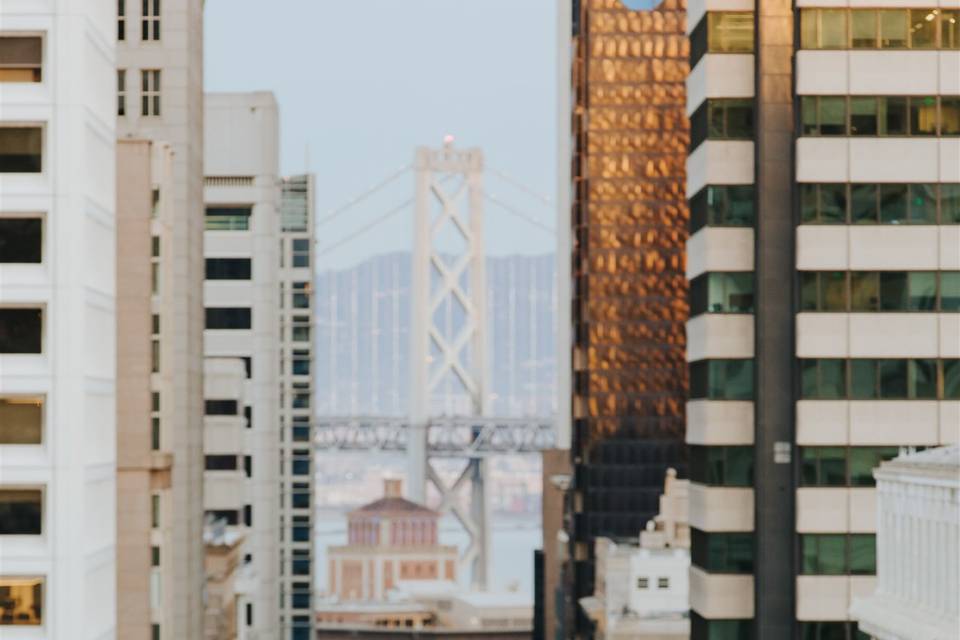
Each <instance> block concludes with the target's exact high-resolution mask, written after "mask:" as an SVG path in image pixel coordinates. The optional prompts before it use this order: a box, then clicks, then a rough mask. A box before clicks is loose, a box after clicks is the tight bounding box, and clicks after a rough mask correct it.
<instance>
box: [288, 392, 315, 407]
mask: <svg viewBox="0 0 960 640" xmlns="http://www.w3.org/2000/svg"><path fill="white" fill-rule="evenodd" d="M290 402H291V404H290V407H291V408H292V409H309V408H310V392H309V391H296V392H294V393H292V394H291V395H290Z"/></svg>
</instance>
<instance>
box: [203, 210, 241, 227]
mask: <svg viewBox="0 0 960 640" xmlns="http://www.w3.org/2000/svg"><path fill="white" fill-rule="evenodd" d="M252 213H253V207H251V206H237V207H231V206H217V207H207V209H206V215H205V216H204V227H205V229H206V230H207V231H247V230H249V229H250V216H251V214H252Z"/></svg>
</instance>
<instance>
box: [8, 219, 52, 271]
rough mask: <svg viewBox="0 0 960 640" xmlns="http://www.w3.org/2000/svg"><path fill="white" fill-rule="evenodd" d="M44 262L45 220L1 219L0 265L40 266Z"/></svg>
mask: <svg viewBox="0 0 960 640" xmlns="http://www.w3.org/2000/svg"><path fill="white" fill-rule="evenodd" d="M42 260H43V220H42V219H41V218H39V217H4V218H0V263H8V264H9V263H20V264H39V263H40V262H42Z"/></svg>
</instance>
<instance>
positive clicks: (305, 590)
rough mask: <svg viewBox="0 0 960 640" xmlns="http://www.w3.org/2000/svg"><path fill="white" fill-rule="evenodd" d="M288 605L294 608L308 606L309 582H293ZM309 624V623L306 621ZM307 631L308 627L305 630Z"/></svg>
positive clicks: (305, 607)
mask: <svg viewBox="0 0 960 640" xmlns="http://www.w3.org/2000/svg"><path fill="white" fill-rule="evenodd" d="M290 606H291V607H292V608H294V609H309V608H310V583H309V582H294V583H293V593H292V594H291V597H290ZM308 626H309V623H308ZM307 631H309V629H308V630H307Z"/></svg>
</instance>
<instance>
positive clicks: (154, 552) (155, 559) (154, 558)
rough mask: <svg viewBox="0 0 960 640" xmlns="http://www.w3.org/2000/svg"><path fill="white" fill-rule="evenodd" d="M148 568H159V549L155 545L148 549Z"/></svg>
mask: <svg viewBox="0 0 960 640" xmlns="http://www.w3.org/2000/svg"><path fill="white" fill-rule="evenodd" d="M150 566H151V567H159V566H160V547H158V546H156V545H154V546H152V547H150Z"/></svg>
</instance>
